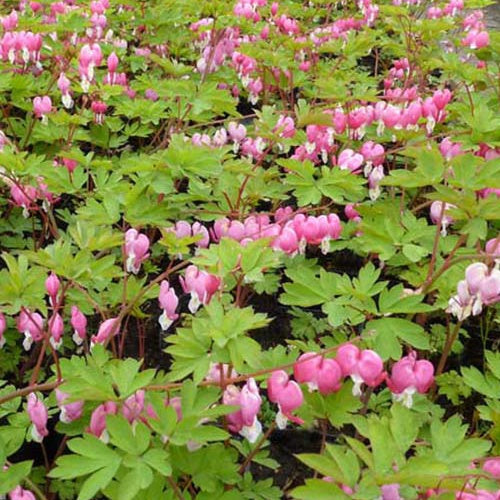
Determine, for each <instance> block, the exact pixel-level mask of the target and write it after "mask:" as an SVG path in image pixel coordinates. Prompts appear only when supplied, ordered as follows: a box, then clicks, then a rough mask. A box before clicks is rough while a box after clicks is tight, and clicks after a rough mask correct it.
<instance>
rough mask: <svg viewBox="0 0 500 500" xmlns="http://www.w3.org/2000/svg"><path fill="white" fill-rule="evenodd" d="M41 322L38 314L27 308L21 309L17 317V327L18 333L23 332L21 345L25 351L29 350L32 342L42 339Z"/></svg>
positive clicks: (41, 319)
mask: <svg viewBox="0 0 500 500" xmlns="http://www.w3.org/2000/svg"><path fill="white" fill-rule="evenodd" d="M43 323H44V320H43V318H42V316H40V314H38V313H36V312H35V313H32V312H30V311H29V310H27V309H26V310H25V309H23V310H22V311H21V313H20V314H19V316H18V317H17V329H18V330H19V332H20V333H24V341H23V347H24V349H25V350H26V351H29V350H30V348H31V345H32V344H33V342H38V341H39V340H42V339H43Z"/></svg>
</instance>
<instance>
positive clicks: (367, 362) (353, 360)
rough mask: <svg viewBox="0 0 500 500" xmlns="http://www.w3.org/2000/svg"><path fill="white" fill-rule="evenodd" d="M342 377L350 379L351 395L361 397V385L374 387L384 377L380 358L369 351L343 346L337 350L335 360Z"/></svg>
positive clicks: (350, 345)
mask: <svg viewBox="0 0 500 500" xmlns="http://www.w3.org/2000/svg"><path fill="white" fill-rule="evenodd" d="M335 360H336V361H337V363H338V364H339V365H340V368H341V369H342V375H343V376H344V377H351V379H352V381H353V382H354V386H353V388H352V393H353V395H354V396H360V395H361V386H362V385H363V384H366V385H368V386H369V387H376V386H377V385H379V384H380V383H381V382H382V381H383V380H384V377H385V373H384V363H383V361H382V358H381V357H380V356H379V355H378V354H377V353H376V352H375V351H372V350H370V349H363V350H360V349H359V348H358V347H356V346H355V345H353V344H344V345H342V346H340V347H339V349H338V350H337V356H336V358H335Z"/></svg>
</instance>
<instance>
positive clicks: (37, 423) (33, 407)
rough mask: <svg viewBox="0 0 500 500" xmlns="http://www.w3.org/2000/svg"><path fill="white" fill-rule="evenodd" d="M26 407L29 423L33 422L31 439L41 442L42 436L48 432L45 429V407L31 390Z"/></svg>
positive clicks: (46, 417)
mask: <svg viewBox="0 0 500 500" xmlns="http://www.w3.org/2000/svg"><path fill="white" fill-rule="evenodd" d="M26 409H27V411H28V416H29V418H30V420H31V423H32V424H33V427H32V429H31V436H32V438H33V441H36V442H37V443H41V442H42V441H43V438H44V437H45V436H48V434H49V431H48V429H47V421H48V419H49V413H48V411H47V408H46V407H45V405H44V404H43V401H41V400H39V399H38V398H37V396H36V394H35V393H34V392H32V393H31V394H29V395H28V404H27V407H26Z"/></svg>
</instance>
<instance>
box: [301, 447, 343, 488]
mask: <svg viewBox="0 0 500 500" xmlns="http://www.w3.org/2000/svg"><path fill="white" fill-rule="evenodd" d="M295 456H296V457H297V458H298V459H299V460H300V461H301V462H303V463H305V464H306V465H307V466H308V467H310V468H311V469H313V470H315V471H317V472H319V473H320V474H321V475H323V476H330V477H332V478H333V479H334V480H335V481H337V482H339V483H345V482H346V481H345V478H344V475H343V473H342V471H341V470H340V468H339V467H338V465H337V464H336V463H335V461H334V460H333V459H332V458H330V457H327V456H326V455H318V454H315V453H301V454H299V455H295Z"/></svg>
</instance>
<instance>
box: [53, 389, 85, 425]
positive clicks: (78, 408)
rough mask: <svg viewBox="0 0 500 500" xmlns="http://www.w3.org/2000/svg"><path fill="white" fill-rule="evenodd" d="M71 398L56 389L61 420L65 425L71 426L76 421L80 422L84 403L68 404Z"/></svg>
mask: <svg viewBox="0 0 500 500" xmlns="http://www.w3.org/2000/svg"><path fill="white" fill-rule="evenodd" d="M68 398H69V394H67V393H65V392H63V391H61V390H59V389H56V399H57V406H59V408H60V410H61V413H60V414H59V420H60V421H61V422H62V423H64V424H69V423H70V422H73V421H74V420H78V419H79V418H80V417H81V416H82V414H83V405H84V402H83V401H74V402H73V403H67V402H66V400H67V399H68Z"/></svg>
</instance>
